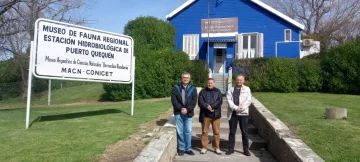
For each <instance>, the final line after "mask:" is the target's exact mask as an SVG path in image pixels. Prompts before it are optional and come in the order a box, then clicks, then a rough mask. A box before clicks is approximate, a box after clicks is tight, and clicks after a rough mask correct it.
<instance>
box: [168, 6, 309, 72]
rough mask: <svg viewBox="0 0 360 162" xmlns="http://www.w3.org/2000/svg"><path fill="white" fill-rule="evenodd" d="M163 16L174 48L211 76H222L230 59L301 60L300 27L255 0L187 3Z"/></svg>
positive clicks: (302, 28)
mask: <svg viewBox="0 0 360 162" xmlns="http://www.w3.org/2000/svg"><path fill="white" fill-rule="evenodd" d="M208 11H210V12H208ZM208 13H209V14H208ZM166 18H167V20H168V21H169V22H170V23H171V24H173V25H174V26H175V27H176V38H175V39H176V48H177V49H178V50H183V51H184V52H186V53H187V54H189V57H190V59H192V60H194V59H202V60H206V61H207V62H208V64H209V66H210V68H211V70H212V73H213V74H214V75H216V74H226V73H227V72H228V69H229V67H230V63H231V62H232V61H233V59H243V58H257V57H287V58H301V48H302V43H301V41H300V36H301V31H302V30H304V25H302V24H300V23H299V22H296V21H295V20H293V19H291V18H289V17H288V16H286V15H284V14H283V13H281V12H279V11H277V10H275V9H274V8H272V7H270V6H269V5H267V4H265V3H263V2H261V1H260V0H210V5H208V0H188V1H187V2H185V3H184V4H183V5H181V6H179V7H178V8H176V9H175V10H174V11H173V12H171V13H170V14H169V15H167V16H166ZM209 18H210V19H209ZM209 20H210V21H209ZM208 42H209V43H208Z"/></svg>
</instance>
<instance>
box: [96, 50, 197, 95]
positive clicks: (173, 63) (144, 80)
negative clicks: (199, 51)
mask: <svg viewBox="0 0 360 162" xmlns="http://www.w3.org/2000/svg"><path fill="white" fill-rule="evenodd" d="M135 65H136V71H135V99H145V98H158V97H167V96H170V94H171V90H172V87H173V86H174V84H176V83H178V82H180V78H181V74H182V73H183V72H184V71H189V70H190V68H191V62H190V60H189V56H188V55H187V54H185V53H184V52H182V51H172V50H169V49H166V50H162V51H158V52H156V51H153V50H147V49H145V48H144V49H143V50H142V53H138V54H137V57H136V64H135ZM104 89H105V92H106V94H104V95H103V96H102V100H112V101H123V100H129V99H131V84H128V85H121V84H104Z"/></svg>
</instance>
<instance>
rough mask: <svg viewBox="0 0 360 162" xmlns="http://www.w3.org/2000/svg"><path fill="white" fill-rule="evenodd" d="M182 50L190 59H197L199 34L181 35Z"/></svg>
mask: <svg viewBox="0 0 360 162" xmlns="http://www.w3.org/2000/svg"><path fill="white" fill-rule="evenodd" d="M183 51H184V52H185V53H187V54H188V55H189V58H190V60H197V59H199V34H184V35H183Z"/></svg>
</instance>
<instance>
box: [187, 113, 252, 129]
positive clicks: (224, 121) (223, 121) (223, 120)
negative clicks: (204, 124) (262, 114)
mask: <svg viewBox="0 0 360 162" xmlns="http://www.w3.org/2000/svg"><path fill="white" fill-rule="evenodd" d="M192 120H193V124H195V123H199V116H198V115H195V116H194V117H193V119H192ZM199 124H200V123H199ZM248 124H253V121H252V119H251V118H249V120H248ZM220 125H221V126H223V125H224V126H225V127H226V125H227V126H229V120H228V118H227V116H226V115H223V114H221V118H220ZM200 126H201V125H200ZM193 127H194V125H193Z"/></svg>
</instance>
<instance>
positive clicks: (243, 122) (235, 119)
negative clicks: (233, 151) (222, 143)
mask: <svg viewBox="0 0 360 162" xmlns="http://www.w3.org/2000/svg"><path fill="white" fill-rule="evenodd" d="M248 119H249V116H237V115H236V114H235V112H233V113H232V116H231V119H230V120H229V128H230V133H229V147H230V148H234V146H235V134H236V129H237V124H238V123H239V126H240V130H241V136H242V143H243V148H244V149H249V138H248V133H247V128H248Z"/></svg>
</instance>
